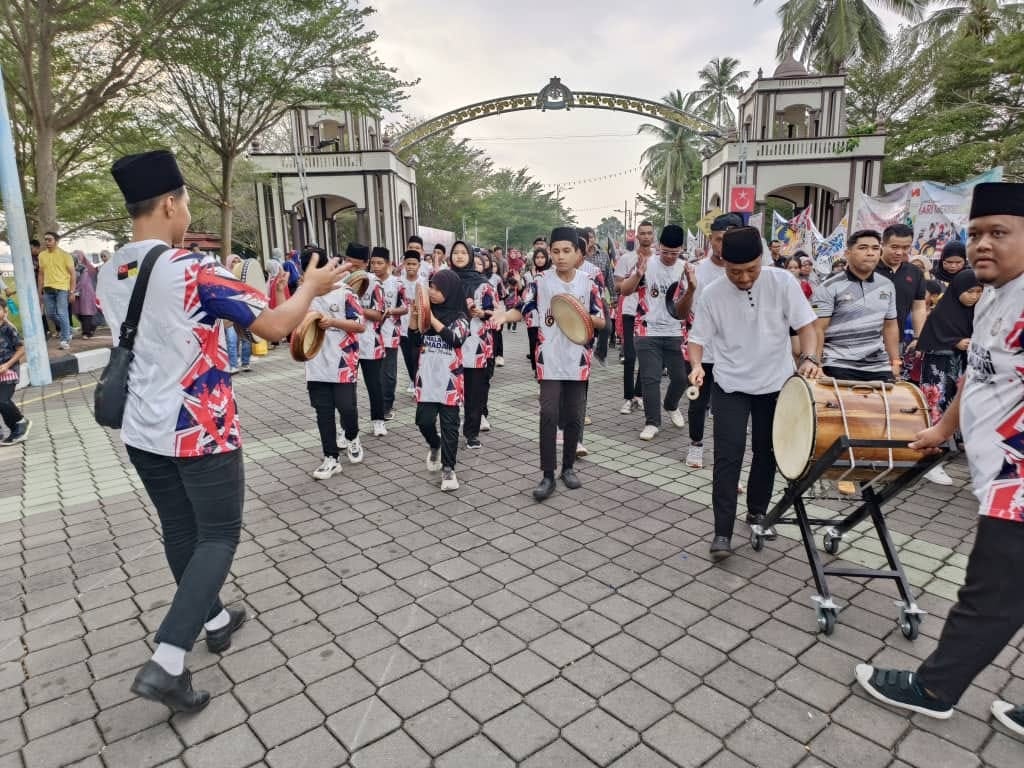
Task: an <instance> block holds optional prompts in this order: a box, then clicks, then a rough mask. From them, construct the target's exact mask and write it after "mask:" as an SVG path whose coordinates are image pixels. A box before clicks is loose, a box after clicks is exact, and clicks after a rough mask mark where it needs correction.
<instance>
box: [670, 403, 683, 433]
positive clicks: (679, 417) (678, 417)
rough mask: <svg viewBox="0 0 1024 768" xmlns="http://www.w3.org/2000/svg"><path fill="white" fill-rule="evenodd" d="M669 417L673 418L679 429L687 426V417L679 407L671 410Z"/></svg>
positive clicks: (673, 422)
mask: <svg viewBox="0 0 1024 768" xmlns="http://www.w3.org/2000/svg"><path fill="white" fill-rule="evenodd" d="M668 417H669V418H670V419H672V424H673V425H674V426H677V427H679V429H682V428H683V427H685V426H686V417H685V416H683V414H682V412H681V411H680V410H679V409H678V408H676V409H675V410H674V411H669V412H668Z"/></svg>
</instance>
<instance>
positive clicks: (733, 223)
mask: <svg viewBox="0 0 1024 768" xmlns="http://www.w3.org/2000/svg"><path fill="white" fill-rule="evenodd" d="M742 226H743V219H741V218H740V217H739V216H738V215H737V214H735V213H726V214H723V215H721V216H719V217H717V218H716V219H715V220H714V221H713V222H711V234H710V236H709V237H708V244H709V245H710V246H711V250H710V252H709V253H708V256H707V258H704V259H701V260H700V261H699V262H697V269H696V281H697V288H696V290H695V292H694V296H693V306H694V315H695V316H696V308H697V307H699V306H700V296H701V293H703V292H704V289H705V288H707V287H708V286H710V285H711V284H712V283H714V282H715V281H716V280H718V279H719V278H720V277H724V276H725V260H724V259H722V239H723V237H724V236H725V233H726V232H728V231H729V230H730V229H735V228H736V227H742ZM692 322H695V320H692V321H691V323H692ZM707 341H708V343H706V344H704V345H703V356H702V358H701V363H702V364H703V367H704V380H705V381H706V382H707V384H706V385H705V386H702V387H701V388H700V394H699V396H698V397H697V399H696V400H691V401H690V407H689V411H688V413H687V419H688V420H689V422H690V447H689V450H687V452H686V466H688V467H693V468H694V469H700V468H701V467H703V466H704V423H705V420H706V418H707V412H708V405H709V404H710V403H711V397H712V391H713V390H714V389H715V365H714V363H715V354H714V345H713V344H711V341H712V340H710V339H708V340H707ZM690 364H691V365H693V360H692V358H691V360H690Z"/></svg>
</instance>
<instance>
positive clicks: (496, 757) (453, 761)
mask: <svg viewBox="0 0 1024 768" xmlns="http://www.w3.org/2000/svg"><path fill="white" fill-rule="evenodd" d="M435 765H436V766H437V768H482V766H487V768H514V766H515V763H513V762H512V761H511V760H509V759H508V756H506V755H505V754H503V753H502V751H501V750H500V749H498V748H497V747H496V746H494V743H493V742H491V741H490V740H489V739H487V738H486V737H485V736H476V737H474V738H472V739H470V740H469V741H467V742H464V743H463V744H460V745H459V746H457V747H455V749H453V750H451V751H450V752H446V753H445V754H444V755H442V756H441V757H440V758H438V760H437V762H436V763H435Z"/></svg>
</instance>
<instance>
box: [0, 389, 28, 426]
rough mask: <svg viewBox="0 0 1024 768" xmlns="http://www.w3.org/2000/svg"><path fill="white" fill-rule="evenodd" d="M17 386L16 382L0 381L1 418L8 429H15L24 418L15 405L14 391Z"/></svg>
mask: <svg viewBox="0 0 1024 768" xmlns="http://www.w3.org/2000/svg"><path fill="white" fill-rule="evenodd" d="M17 386H18V382H16V381H0V418H3V420H4V424H6V425H7V428H8V429H14V425H15V424H17V423H18V422H19V421H21V420H22V418H24V417H23V416H22V413H21V411H19V410H18V406H16V405H15V404H14V390H15V388H16V387H17Z"/></svg>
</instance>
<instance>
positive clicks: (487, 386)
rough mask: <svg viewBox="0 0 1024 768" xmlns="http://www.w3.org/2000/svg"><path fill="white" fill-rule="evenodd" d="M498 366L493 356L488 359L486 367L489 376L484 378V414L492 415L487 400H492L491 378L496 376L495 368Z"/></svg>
mask: <svg viewBox="0 0 1024 768" xmlns="http://www.w3.org/2000/svg"><path fill="white" fill-rule="evenodd" d="M496 367H497V365H496V364H495V361H494V358H493V357H492V358H491V359H490V360H488V361H487V368H486V369H485V370H486V371H487V377H486V379H485V380H484V405H483V409H482V410H481V413H483V415H484V416H490V415H491V411H490V409H489V408H488V407H487V401H488V400H490V397H491V379H493V378H494V369H495V368H496Z"/></svg>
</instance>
